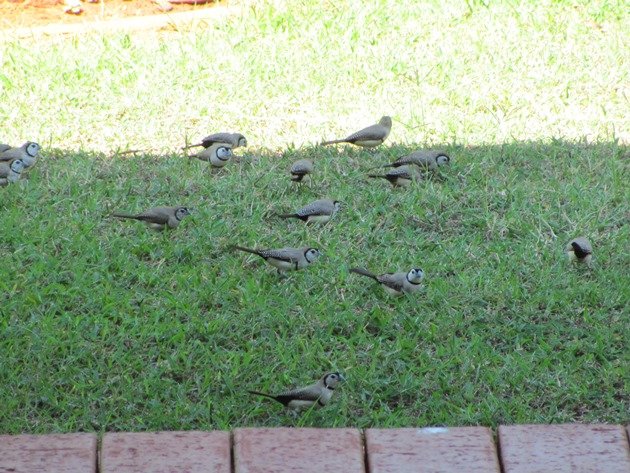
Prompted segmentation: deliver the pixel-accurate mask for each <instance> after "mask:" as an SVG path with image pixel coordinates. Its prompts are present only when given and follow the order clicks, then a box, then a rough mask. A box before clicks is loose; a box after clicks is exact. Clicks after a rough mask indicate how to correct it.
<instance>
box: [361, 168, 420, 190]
mask: <svg viewBox="0 0 630 473" xmlns="http://www.w3.org/2000/svg"><path fill="white" fill-rule="evenodd" d="M368 177H370V178H373V179H377V178H382V179H387V180H388V181H389V183H390V184H391V185H392V186H393V187H408V186H409V185H411V183H412V182H413V181H416V180H420V179H422V174H420V171H419V170H418V168H417V167H416V166H412V165H406V166H400V167H397V168H394V169H392V170H390V171H387V173H386V174H369V175H368Z"/></svg>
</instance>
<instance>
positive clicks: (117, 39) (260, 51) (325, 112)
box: [0, 0, 630, 433]
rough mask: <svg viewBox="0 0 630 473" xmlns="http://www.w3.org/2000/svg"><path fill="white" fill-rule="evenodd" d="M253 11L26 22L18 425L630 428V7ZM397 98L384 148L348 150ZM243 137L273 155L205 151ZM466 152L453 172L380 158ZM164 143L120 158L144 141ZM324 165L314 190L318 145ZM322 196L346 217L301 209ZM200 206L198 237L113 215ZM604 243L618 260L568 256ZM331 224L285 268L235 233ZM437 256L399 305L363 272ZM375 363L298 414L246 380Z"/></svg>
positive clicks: (10, 242) (7, 303)
mask: <svg viewBox="0 0 630 473" xmlns="http://www.w3.org/2000/svg"><path fill="white" fill-rule="evenodd" d="M406 3H408V2H398V1H386V0H375V1H372V2H368V3H365V2H359V1H353V0H341V1H335V2H327V1H324V2H318V1H315V0H303V1H297V0H296V1H288V2H280V1H279V2H243V3H238V4H237V6H239V10H238V12H237V13H236V14H235V15H233V16H231V17H229V18H227V19H221V20H220V21H217V22H214V23H213V22H208V23H204V24H202V25H197V26H195V27H193V28H191V29H190V30H185V31H160V32H142V33H130V34H124V33H110V34H107V35H100V34H91V35H86V36H81V37H55V38H47V39H28V40H20V41H19V42H18V41H9V40H7V38H6V37H4V36H3V33H1V32H0V103H2V104H3V105H2V106H1V107H0V142H8V143H22V142H23V141H26V140H34V141H38V142H39V143H40V144H42V146H43V147H44V149H43V155H44V157H43V158H42V159H41V160H40V162H39V163H38V164H37V166H36V167H35V168H34V169H33V171H32V172H30V175H29V179H28V180H27V181H23V182H20V183H18V184H16V185H11V186H8V187H5V188H0V212H1V213H0V215H1V217H2V220H1V222H2V223H1V225H0V255H1V257H2V263H1V264H0V289H1V292H0V433H19V432H34V433H43V432H52V431H55V432H57V431H60V432H65V431H113V430H161V429H165V430H166V429H169V430H186V429H228V428H232V427H236V426H279V425H303V426H327V427H331V426H358V427H368V426H381V427H393V426H426V425H476V424H482V425H489V426H493V427H494V426H496V425H498V424H500V423H530V422H548V423H555V422H565V421H566V422H568V421H584V422H625V423H628V422H629V421H630V394H629V393H630V375H629V370H628V365H629V364H630V350H629V349H628V347H629V346H630V322H629V320H630V319H629V316H630V313H629V312H630V310H629V301H630V274H629V268H630V254H629V246H628V241H629V238H630V226H629V225H628V224H629V220H630V190H629V189H630V187H629V185H628V182H630V166H629V162H630V161H629V159H630V147H629V146H628V143H630V114H629V113H628V110H629V108H630V107H629V103H628V100H629V97H630V89H629V87H628V84H630V78H629V75H630V74H629V71H630V67H628V66H629V65H630V39H629V36H628V31H630V13H629V12H628V10H627V8H626V7H625V6H624V2H622V1H619V2H615V1H597V2H589V1H578V0H576V1H571V2H569V1H554V2H533V1H532V2H528V1H523V2H510V3H508V2H495V3H496V4H493V5H492V6H490V7H486V6H484V4H483V3H482V2H480V1H472V0H471V1H468V2H458V1H450V2H438V1H435V2H430V1H426V2H418V3H417V4H415V3H414V5H413V6H409V5H407V6H405V4H406ZM383 114H390V115H391V116H392V117H393V119H394V127H393V130H392V133H391V135H390V138H389V139H388V141H387V142H386V144H385V145H384V146H382V147H380V148H379V149H377V150H374V151H363V150H358V149H356V148H351V147H344V146H339V147H328V148H322V147H319V146H317V143H318V142H319V141H321V140H322V139H324V138H334V137H341V136H343V135H345V134H348V133H349V132H351V131H354V130H356V129H358V128H361V127H363V126H367V125H369V124H371V123H373V122H375V121H376V120H378V118H380V116H381V115H383ZM214 131H241V132H243V133H244V134H245V135H246V136H247V138H248V140H249V143H250V145H251V146H250V147H249V148H247V149H245V150H244V151H242V150H241V149H239V150H237V154H242V155H245V156H246V157H249V158H252V159H251V162H249V160H248V162H242V163H230V164H229V165H228V166H227V167H226V168H224V169H223V170H222V171H220V172H216V173H212V172H209V169H208V168H207V166H205V163H202V162H199V161H192V162H189V161H188V160H186V159H185V158H183V157H182V155H181V152H180V151H178V149H179V148H180V147H181V146H183V145H184V144H185V143H186V141H193V140H197V139H199V138H201V137H203V136H205V135H206V134H208V133H210V132H214ZM425 146H432V147H441V148H444V149H445V150H447V151H448V152H449V154H450V155H451V157H452V162H453V165H452V166H451V168H450V169H448V170H447V171H446V172H444V173H443V175H442V176H441V177H439V176H438V177H437V178H435V179H431V180H428V181H426V182H422V183H417V184H415V185H414V186H413V187H411V188H409V189H406V190H392V189H391V188H390V186H389V185H388V184H387V182H386V181H384V180H383V181H382V182H378V181H370V180H368V179H366V177H365V176H366V175H367V174H368V173H369V172H370V170H371V168H373V167H375V166H378V165H380V164H383V163H385V162H387V161H389V160H393V159H394V158H396V157H398V156H400V155H402V154H404V153H406V152H408V151H411V150H414V149H417V148H420V147H425ZM127 148H136V149H142V150H145V152H144V153H140V154H138V155H136V156H133V157H131V156H125V157H116V156H114V157H112V154H113V152H114V151H115V150H117V149H127ZM303 157H309V158H312V159H313V160H314V161H315V165H316V172H315V175H314V179H313V185H312V186H311V187H308V186H296V185H292V184H291V183H290V181H289V177H288V168H289V166H290V164H291V162H292V161H294V160H296V159H299V158H303ZM321 197H330V198H334V199H337V200H340V201H342V202H343V205H344V207H343V209H342V211H341V212H340V213H339V214H338V215H337V216H336V217H335V219H334V220H333V221H332V222H331V223H330V224H328V225H326V226H320V227H311V228H307V227H305V226H304V224H302V223H301V222H299V221H282V220H279V219H276V218H273V217H272V216H271V214H272V213H273V212H274V211H276V210H277V211H289V210H292V209H297V208H299V207H300V206H302V205H304V204H306V203H308V202H310V201H311V200H315V199H317V198H321ZM177 204H181V205H188V206H190V207H193V208H194V209H195V211H194V214H193V216H191V217H189V218H188V219H186V220H184V221H183V223H182V224H181V225H180V227H179V228H178V229H177V230H176V231H173V232H168V233H165V234H159V233H154V232H150V231H148V230H147V229H146V228H145V227H144V226H143V225H141V224H140V223H137V222H133V221H119V220H116V219H112V218H108V217H107V215H108V214H110V213H111V212H112V211H115V210H116V211H130V212H132V211H141V210H143V209H146V208H148V207H153V206H157V205H177ZM579 235H585V236H587V237H588V238H589V239H590V240H591V241H592V242H593V245H594V247H595V261H594V266H593V268H592V269H586V268H576V267H572V266H570V265H569V264H567V261H566V260H565V258H564V255H563V249H564V246H565V244H566V243H567V242H568V241H569V240H570V239H571V238H573V237H575V236H579ZM234 243H238V244H241V245H245V246H252V247H281V246H302V245H311V246H316V247H319V248H320V249H321V250H322V251H323V252H324V253H325V256H324V257H322V258H320V260H318V261H317V262H316V263H315V264H314V265H313V266H312V267H310V268H308V269H307V270H304V271H300V272H297V273H294V274H292V275H290V277H288V278H286V279H279V278H278V276H277V275H276V273H275V271H274V270H273V269H272V268H270V267H269V266H267V265H264V264H263V263H262V261H261V260H260V259H259V258H256V257H253V256H249V255H246V254H243V253H238V252H232V251H229V250H228V247H229V245H230V244H234ZM356 265H361V266H365V267H367V268H369V269H372V270H374V271H376V272H386V271H392V270H406V269H409V268H410V267H412V266H416V267H417V266H420V267H422V268H423V269H424V271H425V275H426V279H425V287H424V289H423V291H422V292H421V293H420V294H418V295H416V296H413V297H405V298H402V299H392V298H390V297H387V296H386V295H385V294H384V293H383V291H382V289H380V288H379V287H377V286H375V285H374V284H372V283H370V281H369V280H367V279H365V278H360V277H358V276H356V275H353V274H350V273H349V271H348V270H349V268H350V267H352V266H356ZM328 370H340V371H343V372H344V373H345V375H346V377H347V379H348V381H347V382H346V384H345V385H344V386H343V387H342V388H341V389H339V390H338V391H337V392H336V394H335V398H334V402H332V403H331V404H330V405H329V406H327V407H326V408H325V409H322V410H318V411H313V412H309V413H307V414H305V415H304V416H302V417H299V418H297V419H295V418H293V417H291V416H290V415H288V414H286V413H284V412H283V411H282V409H281V408H280V407H279V405H275V404H272V403H271V402H268V401H266V400H264V399H258V398H254V397H251V396H249V395H248V394H247V393H246V390H247V389H256V390H265V391H266V390H268V391H278V390H282V389H284V388H288V387H291V386H294V385H296V384H306V383H310V382H311V381H312V380H314V379H316V378H318V377H319V376H320V375H321V374H322V373H324V372H325V371H328Z"/></svg>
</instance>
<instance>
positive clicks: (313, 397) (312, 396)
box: [274, 386, 322, 406]
mask: <svg viewBox="0 0 630 473" xmlns="http://www.w3.org/2000/svg"><path fill="white" fill-rule="evenodd" d="M321 397H322V393H321V390H320V389H318V388H317V387H316V386H308V387H306V388H299V389H293V390H292V391H287V392H284V393H282V394H278V395H276V396H275V397H274V399H276V400H277V401H278V402H281V403H282V404H284V405H285V406H286V405H287V404H289V402H291V401H312V402H317V401H318V400H319V399H320V398H321Z"/></svg>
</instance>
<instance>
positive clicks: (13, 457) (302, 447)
mask: <svg viewBox="0 0 630 473" xmlns="http://www.w3.org/2000/svg"><path fill="white" fill-rule="evenodd" d="M629 435H630V426H626V427H624V426H621V425H607V424H561V425H512V426H500V427H499V429H498V434H497V436H496V438H495V437H494V436H493V434H492V431H491V430H490V429H488V428H485V427H448V428H447V427H428V428H405V429H367V430H365V431H363V432H362V431H360V430H358V429H313V428H274V429H261V428H242V429H235V430H234V432H233V433H229V432H221V431H213V432H144V433H124V432H123V433H107V434H105V435H103V437H102V440H101V444H100V445H99V443H98V438H97V435H96V434H89V433H83V434H53V435H0V473H9V472H10V473H48V472H50V473H79V472H82V473H83V472H85V473H114V472H116V473H136V472H137V473H140V472H142V473H175V472H177V473H201V472H204V473H231V472H234V473H284V472H295V471H299V472H301V473H309V472H313V473H315V472H317V473H322V472H336V473H411V472H414V473H438V472H439V473H455V472H458V473H463V472H466V473H477V472H479V473H481V472H484V473H485V472H487V473H501V472H502V473H547V472H553V473H564V472H567V473H568V472H571V473H586V472H588V473H600V472H601V473H630V444H629V441H628V436H629Z"/></svg>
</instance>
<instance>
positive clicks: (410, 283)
mask: <svg viewBox="0 0 630 473" xmlns="http://www.w3.org/2000/svg"><path fill="white" fill-rule="evenodd" d="M350 272H351V273H356V274H360V275H361V276H366V277H368V278H371V279H374V280H375V281H376V282H378V283H379V284H380V285H381V286H383V289H385V291H386V292H387V293H388V294H390V295H392V296H402V295H403V294H413V293H414V292H416V291H418V290H419V289H420V285H421V283H422V280H423V279H424V271H422V269H420V268H412V269H411V270H409V271H408V272H406V273H405V272H399V273H385V274H380V275H376V274H373V273H370V272H369V271H368V270H366V269H363V268H352V269H351V270H350Z"/></svg>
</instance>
